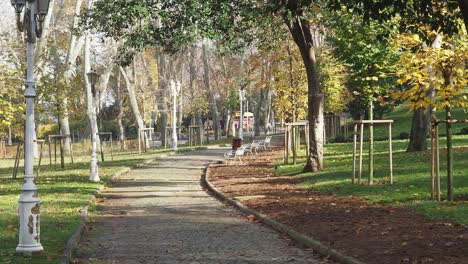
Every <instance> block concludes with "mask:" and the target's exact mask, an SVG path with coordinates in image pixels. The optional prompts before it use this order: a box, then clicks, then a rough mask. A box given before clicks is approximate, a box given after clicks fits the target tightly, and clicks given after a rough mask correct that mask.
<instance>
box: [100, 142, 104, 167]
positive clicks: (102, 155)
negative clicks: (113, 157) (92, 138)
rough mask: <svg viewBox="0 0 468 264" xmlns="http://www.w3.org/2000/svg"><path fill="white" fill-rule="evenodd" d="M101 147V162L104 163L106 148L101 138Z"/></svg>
mask: <svg viewBox="0 0 468 264" xmlns="http://www.w3.org/2000/svg"><path fill="white" fill-rule="evenodd" d="M99 147H100V149H101V161H102V162H104V149H103V148H104V146H103V144H102V139H101V137H99Z"/></svg>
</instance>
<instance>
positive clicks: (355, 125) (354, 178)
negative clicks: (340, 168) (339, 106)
mask: <svg viewBox="0 0 468 264" xmlns="http://www.w3.org/2000/svg"><path fill="white" fill-rule="evenodd" d="M356 145H357V124H354V136H353V176H352V178H351V182H352V183H353V184H354V183H355V181H356V147H357V146H356Z"/></svg>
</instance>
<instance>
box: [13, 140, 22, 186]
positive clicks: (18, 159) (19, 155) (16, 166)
mask: <svg viewBox="0 0 468 264" xmlns="http://www.w3.org/2000/svg"><path fill="white" fill-rule="evenodd" d="M20 159H21V142H19V143H18V147H17V148H16V158H15V164H14V165H13V179H16V176H17V174H18V167H19V162H20Z"/></svg>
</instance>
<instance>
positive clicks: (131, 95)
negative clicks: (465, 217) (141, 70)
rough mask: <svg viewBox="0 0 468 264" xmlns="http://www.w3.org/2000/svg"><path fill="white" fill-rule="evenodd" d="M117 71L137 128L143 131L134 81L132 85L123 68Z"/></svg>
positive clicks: (143, 125)
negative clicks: (125, 89)
mask: <svg viewBox="0 0 468 264" xmlns="http://www.w3.org/2000/svg"><path fill="white" fill-rule="evenodd" d="M119 70H120V73H121V74H122V76H123V78H124V80H125V86H126V88H127V92H128V99H129V103H130V108H131V109H132V112H133V115H134V117H135V120H136V122H137V126H138V128H139V129H140V131H143V129H144V128H145V123H144V122H143V118H142V117H141V113H140V109H139V107H138V101H137V98H136V93H135V80H134V82H133V83H132V82H131V80H130V77H129V75H130V74H127V72H126V71H125V70H124V68H123V67H119ZM127 70H128V69H127ZM144 135H145V137H146V133H144ZM146 142H147V143H148V140H146Z"/></svg>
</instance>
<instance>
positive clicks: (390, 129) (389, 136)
mask: <svg viewBox="0 0 468 264" xmlns="http://www.w3.org/2000/svg"><path fill="white" fill-rule="evenodd" d="M388 160H389V163H390V164H389V165H390V184H393V148H392V123H389V124H388Z"/></svg>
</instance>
